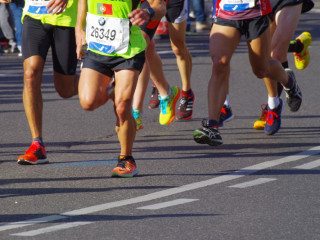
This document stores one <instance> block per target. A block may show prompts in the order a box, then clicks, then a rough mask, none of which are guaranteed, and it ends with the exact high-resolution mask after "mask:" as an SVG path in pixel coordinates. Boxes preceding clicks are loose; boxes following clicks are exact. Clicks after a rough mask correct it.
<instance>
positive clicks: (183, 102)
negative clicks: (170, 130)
mask: <svg viewBox="0 0 320 240" xmlns="http://www.w3.org/2000/svg"><path fill="white" fill-rule="evenodd" d="M190 95H191V96H189V97H180V100H179V107H178V113H177V120H189V119H191V118H192V111H193V103H194V99H195V97H194V94H193V92H192V91H191V94H190Z"/></svg>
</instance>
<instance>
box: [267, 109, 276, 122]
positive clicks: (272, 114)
mask: <svg viewBox="0 0 320 240" xmlns="http://www.w3.org/2000/svg"><path fill="white" fill-rule="evenodd" d="M275 117H276V118H277V117H278V114H276V113H275V112H273V111H268V114H267V119H266V123H267V124H269V125H272V124H273V122H274V118H275Z"/></svg>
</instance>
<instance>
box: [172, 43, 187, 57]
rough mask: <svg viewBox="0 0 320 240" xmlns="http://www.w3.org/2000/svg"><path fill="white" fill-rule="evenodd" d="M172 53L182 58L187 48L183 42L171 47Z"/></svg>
mask: <svg viewBox="0 0 320 240" xmlns="http://www.w3.org/2000/svg"><path fill="white" fill-rule="evenodd" d="M171 48H172V52H173V53H174V55H176V56H182V55H183V54H184V52H185V51H186V49H187V46H186V45H185V43H183V42H178V43H176V44H172V45H171Z"/></svg>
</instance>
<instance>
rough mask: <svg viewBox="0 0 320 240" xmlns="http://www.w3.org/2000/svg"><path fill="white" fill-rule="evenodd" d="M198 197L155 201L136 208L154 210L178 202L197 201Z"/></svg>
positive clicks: (174, 204) (177, 203)
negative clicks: (155, 202) (161, 201)
mask: <svg viewBox="0 0 320 240" xmlns="http://www.w3.org/2000/svg"><path fill="white" fill-rule="evenodd" d="M198 200H199V199H186V198H180V199H177V200H173V201H168V202H163V203H157V204H152V205H148V206H143V207H138V208H137V209H147V210H155V209H160V208H166V207H172V206H176V205H180V204H185V203H189V202H193V201H198Z"/></svg>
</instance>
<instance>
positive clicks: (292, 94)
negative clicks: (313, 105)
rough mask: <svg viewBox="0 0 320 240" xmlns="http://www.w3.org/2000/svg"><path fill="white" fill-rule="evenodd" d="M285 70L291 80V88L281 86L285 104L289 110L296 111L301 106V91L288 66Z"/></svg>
mask: <svg viewBox="0 0 320 240" xmlns="http://www.w3.org/2000/svg"><path fill="white" fill-rule="evenodd" d="M285 71H286V72H287V74H288V75H289V77H290V78H291V79H292V81H293V87H292V88H291V89H288V88H285V87H284V88H283V89H284V91H285V93H286V99H287V104H288V106H289V109H290V111H291V112H296V111H298V110H299V108H300V106H301V102H302V93H301V90H300V88H299V86H298V83H297V80H296V77H295V75H294V73H293V71H292V70H291V69H290V68H286V69H285Z"/></svg>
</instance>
